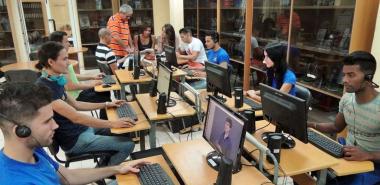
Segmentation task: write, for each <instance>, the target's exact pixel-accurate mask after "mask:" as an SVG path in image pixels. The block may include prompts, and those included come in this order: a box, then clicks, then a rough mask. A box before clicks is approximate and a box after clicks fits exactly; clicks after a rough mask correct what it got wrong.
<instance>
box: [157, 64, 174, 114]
mask: <svg viewBox="0 0 380 185" xmlns="http://www.w3.org/2000/svg"><path fill="white" fill-rule="evenodd" d="M158 65H159V66H158V76H157V92H158V93H159V94H161V93H165V94H166V100H167V102H166V106H168V107H171V106H174V105H175V100H173V99H170V87H171V82H172V73H173V72H172V71H171V70H170V69H169V68H167V67H166V66H165V65H164V64H162V63H159V64H158Z"/></svg>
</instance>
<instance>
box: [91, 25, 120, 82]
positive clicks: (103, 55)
mask: <svg viewBox="0 0 380 185" xmlns="http://www.w3.org/2000/svg"><path fill="white" fill-rule="evenodd" d="M98 34H99V40H100V41H99V44H98V46H97V47H96V52H95V56H96V61H97V62H99V63H102V64H107V65H108V67H109V69H110V70H109V71H112V74H115V70H116V69H117V58H116V56H115V53H114V52H113V51H112V49H111V48H109V47H108V45H109V44H110V43H111V39H112V36H111V32H110V30H108V29H107V28H101V29H100V30H99V32H98ZM122 59H124V58H122ZM102 72H104V73H106V74H107V75H112V74H108V72H106V71H102Z"/></svg>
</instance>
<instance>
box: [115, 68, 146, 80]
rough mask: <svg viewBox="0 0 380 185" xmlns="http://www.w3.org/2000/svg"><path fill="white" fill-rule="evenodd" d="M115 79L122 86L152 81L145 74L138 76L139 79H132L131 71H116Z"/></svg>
mask: <svg viewBox="0 0 380 185" xmlns="http://www.w3.org/2000/svg"><path fill="white" fill-rule="evenodd" d="M115 74H116V77H117V79H119V81H120V83H122V84H137V83H146V82H150V81H152V77H150V76H149V75H148V74H147V73H145V75H144V76H140V77H139V79H133V71H128V70H126V69H122V70H116V71H115Z"/></svg>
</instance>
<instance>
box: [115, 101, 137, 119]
mask: <svg viewBox="0 0 380 185" xmlns="http://www.w3.org/2000/svg"><path fill="white" fill-rule="evenodd" d="M116 112H117V115H118V116H119V118H125V117H127V118H131V119H133V120H135V121H137V120H138V119H137V115H136V112H135V111H134V110H133V108H132V107H131V105H129V104H128V103H124V104H122V105H120V107H118V108H116Z"/></svg>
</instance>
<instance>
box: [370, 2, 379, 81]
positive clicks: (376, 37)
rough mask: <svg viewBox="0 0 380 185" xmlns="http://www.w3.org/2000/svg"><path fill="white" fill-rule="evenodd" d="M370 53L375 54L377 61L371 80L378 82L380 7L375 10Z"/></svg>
mask: <svg viewBox="0 0 380 185" xmlns="http://www.w3.org/2000/svg"><path fill="white" fill-rule="evenodd" d="M371 53H372V55H373V56H375V58H376V61H377V67H376V73H375V77H374V80H373V81H374V82H376V83H377V84H380V8H379V10H378V12H377V19H376V27H375V34H374V36H373V41H372V51H371Z"/></svg>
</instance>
